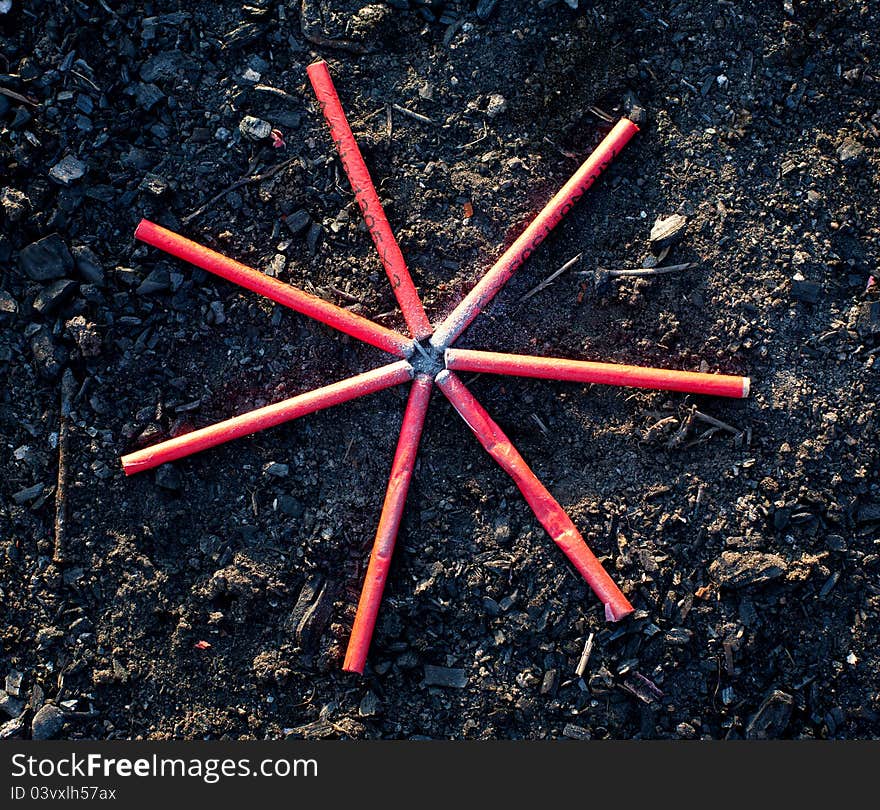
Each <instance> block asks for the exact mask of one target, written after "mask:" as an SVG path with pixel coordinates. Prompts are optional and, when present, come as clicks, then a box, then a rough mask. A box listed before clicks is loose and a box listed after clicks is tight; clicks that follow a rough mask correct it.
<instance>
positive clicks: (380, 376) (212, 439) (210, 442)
mask: <svg viewBox="0 0 880 810" xmlns="http://www.w3.org/2000/svg"><path fill="white" fill-rule="evenodd" d="M412 376H413V370H412V366H411V365H410V364H409V363H407V362H406V360H398V361H397V362H396V363H391V364H389V365H387V366H382V367H381V368H376V369H373V370H372V371H367V372H366V373H364V374H358V375H357V376H355V377H349V378H348V379H347V380H342V381H341V382H338V383H333V384H332V385H326V386H324V387H323V388H316V389H315V390H314V391H308V392H306V393H305V394H299V395H298V396H295V397H292V398H291V399H285V400H283V401H282V402H276V403H275V404H274V405H267V406H266V407H265V408H257V409H256V410H255V411H250V412H248V413H243V414H242V415H241V416H234V417H233V418H232V419H226V420H225V421H223V422H218V423H217V424H216V425H209V426H208V427H204V428H201V429H199V430H194V431H193V432H192V433H184V434H183V435H182V436H176V437H175V438H173V439H169V440H168V441H167V442H160V443H159V444H154V445H153V446H152V447H146V448H144V449H143V450H138V451H137V452H135V453H129V454H128V455H126V456H123V457H122V468H123V469H124V470H125V474H126V475H134V474H135V473H139V472H143V471H144V470H149V469H151V468H152V467H158V466H159V465H160V464H165V463H166V462H168V461H174V460H175V459H178V458H183V457H184V456H189V455H192V454H193V453H199V452H201V451H202V450H207V449H208V448H209V447H215V446H216V445H218V444H223V443H224V442H229V441H232V440H233V439H238V438H240V437H241V436H247V435H248V434H250V433H256V432H257V431H258V430H264V429H265V428H269V427H274V426H275V425H280V424H281V423H282V422H287V421H289V420H291V419H296V418H297V417H299V416H304V415H305V414H307V413H312V412H314V411H320V410H323V409H324V408H329V407H331V406H332V405H339V404H340V403H342V402H348V400H350V399H356V398H357V397H362V396H365V395H366V394H372V393H373V392H375V391H381V390H382V389H383V388H390V387H391V386H392V385H399V384H400V383H402V382H406V381H407V380H411V379H412Z"/></svg>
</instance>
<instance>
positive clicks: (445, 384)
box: [434, 370, 633, 622]
mask: <svg viewBox="0 0 880 810" xmlns="http://www.w3.org/2000/svg"><path fill="white" fill-rule="evenodd" d="M434 382H436V383H437V385H438V386H439V387H440V390H441V391H442V392H443V393H444V394H445V395H446V398H447V399H448V400H449V401H450V402H451V403H452V406H453V407H454V408H455V410H457V411H458V413H459V415H460V416H461V418H462V419H464V421H465V422H466V423H467V426H468V427H469V428H470V429H471V430H472V431H473V432H474V435H475V436H476V437H477V439H478V440H479V442H480V444H482V445H483V447H485V448H486V451H487V452H488V453H489V455H490V456H492V458H494V459H495V461H497V462H498V464H499V465H500V466H501V468H502V469H503V470H504V471H505V472H506V473H507V474H508V475H509V476H510V477H511V478H512V479H513V480H514V482H515V483H516V485H517V486H518V487H519V491H520V492H522V494H523V496H524V497H525V499H526V501H527V502H528V504H529V506H531V507H532V511H533V512H534V513H535V516H536V517H537V518H538V520H539V521H540V522H541V525H542V526H543V527H544V528H545V529H546V530H547V533H548V534H549V535H550V536H551V537H552V538H553V541H554V542H555V543H556V545H558V546H559V548H561V549H562V551H563V553H564V554H565V556H566V557H568V559H569V560H571V562H572V564H573V565H574V567H575V568H577V570H578V571H579V572H580V574H581V576H582V577H583V578H584V579H585V580H586V581H587V583H588V584H589V586H590V587H591V588H592V589H593V592H594V593H595V594H596V596H598V597H599V599H601V600H602V603H603V604H604V605H605V618H606V619H607V620H608V621H610V622H616V621H619V620H620V619H622V618H624V617H625V616H628V615H629V614H630V613H632V611H633V607H632V605H631V604H630V603H629V600H628V599H627V598H626V597H625V596H624V595H623V592H622V591H621V590H620V588H618V587H617V585H615V584H614V580H612V579H611V577H609V576H608V574H607V573H606V571H605V569H604V568H603V567H602V564H601V563H600V562H599V560H597V559H596V556H595V555H594V554H593V552H592V551H590V549H589V548H588V547H587V544H586V543H585V542H584V538H583V537H581V534H580V532H579V531H578V530H577V528H575V525H574V523H572V521H571V518H570V517H569V516H568V515H567V514H566V513H565V510H564V509H563V508H562V507H561V506H560V505H559V503H558V502H557V501H556V500H555V499H554V497H553V496H552V495H551V494H550V493H549V492H548V491H547V488H546V487H545V486H544V485H543V484H542V483H541V482H540V481H539V480H538V478H537V477H536V476H535V474H534V473H533V472H532V471H531V469H529V465H528V464H526V462H525V460H524V459H523V457H522V456H521V455H520V454H519V453H518V452H517V450H516V448H515V447H514V446H513V445H512V444H511V443H510V439H508V438H507V436H505V435H504V433H503V431H502V430H501V428H500V427H498V425H497V424H495V422H494V421H493V420H492V417H491V416H489V414H488V413H486V410H485V409H484V408H483V406H482V405H480V403H479V402H477V400H476V399H474V396H473V394H471V392H470V391H468V389H467V388H466V387H465V385H464V383H462V381H461V380H459V379H458V377H456V376H455V375H454V374H453V373H452V372H450V371H445V370H444V371H441V372H440V373H439V374H438V375H437V376H436V377H435V379H434Z"/></svg>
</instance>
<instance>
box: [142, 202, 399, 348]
mask: <svg viewBox="0 0 880 810" xmlns="http://www.w3.org/2000/svg"><path fill="white" fill-rule="evenodd" d="M134 235H135V238H136V239H140V240H141V241H142V242H146V243H147V244H148V245H152V246H153V247H156V248H159V250H164V251H165V252H166V253H170V254H171V255H172V256H177V258H178V259H183V260H184V261H187V262H189V263H190V264H194V265H195V266H196V267H201V268H202V270H207V271H208V272H209V273H214V275H217V276H220V277H221V278H225V279H226V280H227V281H231V282H233V283H235V284H238V285H239V286H241V287H244V288H245V289H248V290H251V291H253V292H255V293H259V294H260V295H263V296H265V297H266V298H269V299H270V300H272V301H275V302H277V303H279V304H283V305H284V306H286V307H290V308H291V309H293V310H296V311H297V312H299V313H301V314H303V315H307V316H308V317H309V318H314V319H315V320H317V321H321V323H325V324H327V325H328V326H332V327H333V328H334V329H338V330H339V331H340V332H344V333H345V334H346V335H351V336H352V337H354V338H357V339H358V340H361V341H363V342H364V343H369V344H370V345H371V346H376V347H378V348H380V349H383V350H384V351H386V352H388V353H389V354H393V355H396V356H397V357H409V356H410V355H411V354H412V352H413V343H412V341H411V340H410V339H409V338H407V337H404V336H403V335H401V334H400V333H399V332H395V331H394V330H393V329H386V328H385V327H384V326H380V325H379V324H377V323H373V322H372V321H370V320H368V319H367V318H364V317H362V316H360V315H356V314H355V313H354V312H349V311H348V310H347V309H342V308H341V307H337V306H336V305H335V304H331V303H330V302H329V301H324V300H323V299H321V298H318V297H317V296H316V295H311V294H310V293H307V292H305V291H303V290H299V289H297V288H296V287H292V286H290V285H289V284H285V283H284V282H282V281H278V279H274V278H272V277H271V276H267V275H266V274H265V273H261V272H260V271H259V270H254V269H253V268H252V267H248V266H247V265H244V264H242V263H241V262H237V261H235V260H234V259H230V258H228V257H227V256H224V255H223V254H221V253H217V252H216V251H215V250H211V249H210V248H206V247H205V246H204V245H200V244H198V243H197V242H193V241H192V240H191V239H187V238H186V237H184V236H181V235H180V234H177V233H174V231H169V230H168V229H167V228H163V227H162V226H161V225H156V223H154V222H150V221H149V220H146V219H142V220H141V221H140V224H139V225H138V226H137V230H136V231H135V232H134Z"/></svg>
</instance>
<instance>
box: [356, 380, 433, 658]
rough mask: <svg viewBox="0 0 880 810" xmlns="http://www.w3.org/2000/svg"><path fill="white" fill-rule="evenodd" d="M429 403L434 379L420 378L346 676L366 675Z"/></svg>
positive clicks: (406, 420)
mask: <svg viewBox="0 0 880 810" xmlns="http://www.w3.org/2000/svg"><path fill="white" fill-rule="evenodd" d="M430 401H431V378H430V377H429V376H428V375H427V374H417V375H416V378H415V380H413V384H412V387H411V388H410V392H409V401H408V402H407V404H406V411H405V412H404V414H403V424H402V425H401V427H400V438H399V439H398V442H397V451H396V453H395V454H394V462H393V463H392V465H391V475H390V476H389V477H388V489H387V490H386V492H385V503H384V504H383V506H382V515H381V517H380V518H379V527H378V529H377V530H376V539H375V541H374V542H373V551H372V553H371V554H370V563H369V565H368V566H367V573H366V576H365V577H364V585H363V588H362V590H361V598H360V601H359V602H358V607H357V614H356V615H355V617H354V625H353V627H352V630H351V637H350V638H349V641H348V649H347V650H346V653H345V662H344V663H343V665H342V668H343V669H344V670H346V671H347V672H358V673H362V672H363V671H364V664H365V663H366V661H367V652H368V651H369V649H370V642H371V640H372V638H373V629H374V628H375V626H376V617H377V616H378V614H379V605H380V604H381V602H382V592H383V591H384V590H385V581H386V580H387V579H388V570H389V568H390V567H391V555H392V554H393V553H394V544H395V541H396V540H397V532H398V530H399V528H400V520H401V516H402V515H403V507H404V504H405V503H406V495H407V492H408V491H409V483H410V480H411V479H412V474H413V468H414V466H415V463H416V455H417V453H418V451H419V440H420V439H421V436H422V428H423V427H424V424H425V414H426V413H427V412H428V403H429V402H430Z"/></svg>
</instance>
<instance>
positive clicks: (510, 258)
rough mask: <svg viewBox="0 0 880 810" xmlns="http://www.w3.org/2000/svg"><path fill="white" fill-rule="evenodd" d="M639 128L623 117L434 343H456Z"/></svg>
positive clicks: (442, 346)
mask: <svg viewBox="0 0 880 810" xmlns="http://www.w3.org/2000/svg"><path fill="white" fill-rule="evenodd" d="M638 131H639V128H638V127H637V126H636V125H635V124H634V123H633V122H632V121H630V120H629V119H626V118H623V119H621V120H620V121H618V122H617V124H616V125H615V126H614V129H612V130H611V132H609V133H608V135H606V136H605V138H604V140H603V141H602V143H600V144H599V145H598V146H597V147H596V149H595V150H594V151H593V153H592V154H591V155H590V156H589V157H588V158H587V159H586V160H585V161H584V162H583V163H582V164H581V167H580V168H579V169H578V170H577V171H576V172H575V173H574V174H573V175H572V177H571V179H570V180H569V181H568V182H567V183H566V184H565V185H564V186H563V187H562V188H561V189H559V191H558V192H557V193H556V195H555V196H554V197H553V199H552V200H550V202H548V203H547V205H545V206H544V208H543V209H542V210H541V212H540V213H539V214H538V215H537V216H536V217H535V218H534V219H533V220H532V221H531V223H530V224H529V226H528V227H527V228H526V229H525V230H524V231H523V232H522V234H521V235H520V237H519V238H518V239H517V240H516V241H515V242H514V243H513V244H512V245H511V246H510V247H509V248H508V249H507V250H506V251H504V255H502V257H501V258H500V259H498V261H497V262H495V264H493V265H492V267H491V268H489V270H488V272H487V273H486V275H484V276H483V278H481V279H480V280H479V281H478V282H477V284H476V286H475V287H474V288H473V289H472V290H471V291H470V292H469V293H468V294H467V295H466V296H465V297H464V300H462V302H461V303H460V304H459V305H458V306H457V307H456V308H455V309H454V310H453V311H452V313H451V314H450V315H449V316H448V317H447V318H446V320H445V321H443V323H442V324H440V326H438V327H437V331H436V332H434V335H433V337H432V338H431V345H432V346H434V347H435V348H438V349H445V348H446V347H447V346H450V345H451V344H452V343H454V342H455V340H456V338H457V337H458V336H459V335H460V334H461V333H462V332H464V330H465V329H467V328H468V326H470V324H471V322H472V321H473V320H474V318H476V317H477V315H479V314H480V312H481V311H482V310H483V307H485V306H486V304H488V303H489V302H490V301H491V300H492V299H493V298H494V297H495V294H496V293H497V292H498V291H499V290H500V289H501V288H502V287H503V286H504V285H505V284H506V283H507V282H508V280H509V279H510V277H511V276H512V275H513V274H514V273H515V272H516V271H517V270H518V269H519V267H520V266H521V265H522V263H523V262H524V261H525V260H526V259H528V258H529V256H531V255H532V253H534V252H535V248H537V247H538V245H540V244H541V242H543V241H544V239H545V238H546V236H547V234H549V233H550V231H552V230H553V228H555V227H556V225H557V224H559V221H560V220H561V219H562V218H563V217H564V216H565V215H566V214H567V213H568V212H569V211H570V210H571V209H572V208H573V207H574V205H575V203H576V202H577V201H578V200H579V199H580V198H581V197H582V196H583V195H584V192H585V191H586V190H587V189H588V188H589V187H590V186H591V185H593V182H594V181H595V180H596V178H597V177H598V176H599V175H600V174H601V173H602V172H603V171H604V169H605V168H606V166H608V164H609V163H611V161H612V160H614V158H615V157H617V155H618V154H620V151H621V150H622V149H623V147H624V146H626V144H627V143H629V140H630V138H632V136H633V135H635V134H636V132H638Z"/></svg>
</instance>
